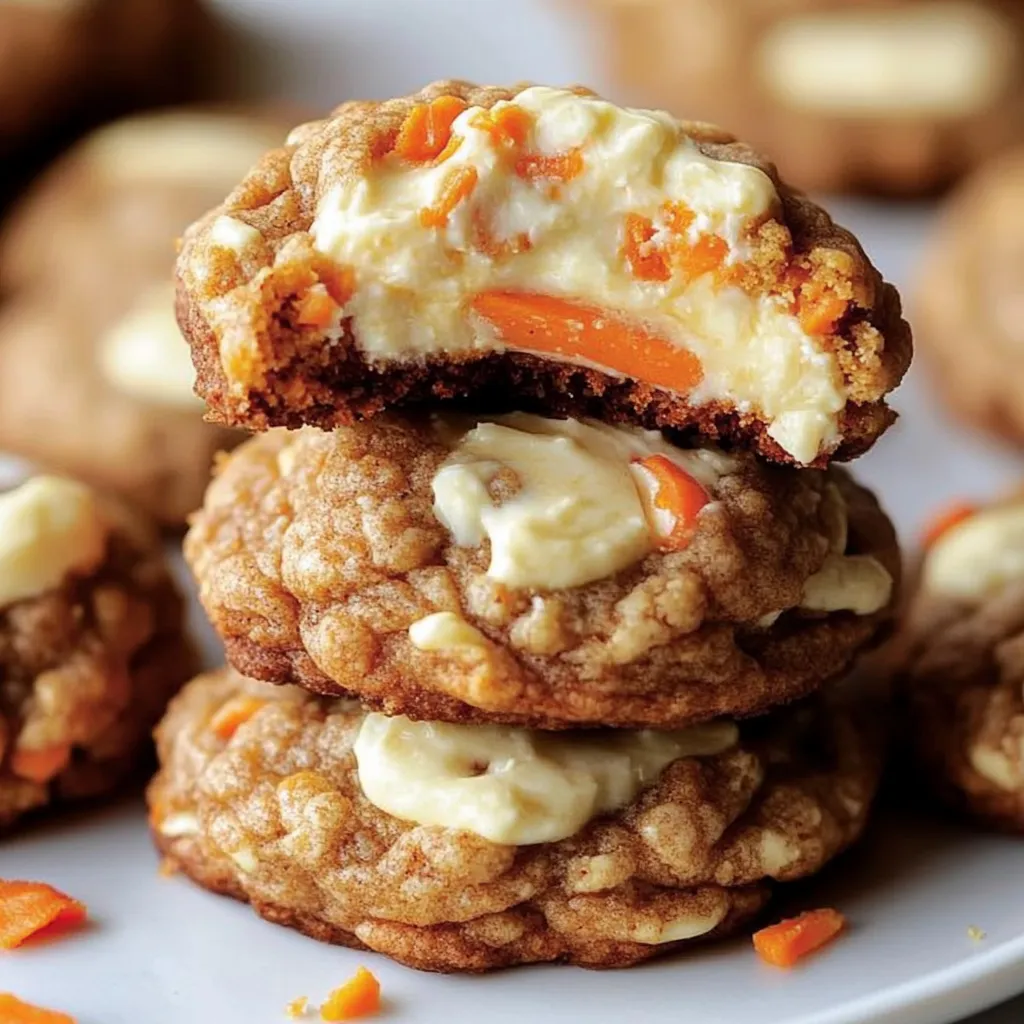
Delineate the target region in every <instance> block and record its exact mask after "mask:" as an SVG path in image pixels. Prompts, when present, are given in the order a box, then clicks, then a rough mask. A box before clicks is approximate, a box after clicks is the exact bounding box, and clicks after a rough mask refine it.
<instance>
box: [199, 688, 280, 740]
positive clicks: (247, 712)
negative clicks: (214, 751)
mask: <svg viewBox="0 0 1024 1024" xmlns="http://www.w3.org/2000/svg"><path fill="white" fill-rule="evenodd" d="M266 703H267V702H266V701H265V700H259V699H258V698H257V697H246V696H241V697H231V698H230V699H229V700H226V701H225V702H224V703H223V704H221V706H220V707H219V708H218V709H217V711H216V713H215V714H214V716H213V717H212V718H211V719H210V729H211V730H212V731H213V733H214V735H216V736H218V737H219V738H220V739H222V740H229V739H231V737H232V736H234V735H235V733H236V732H238V730H239V728H240V727H241V726H243V725H245V723H246V722H248V721H249V719H250V718H252V716H253V715H255V714H256V712H257V711H259V709H260V708H261V707H263V706H264V704H266Z"/></svg>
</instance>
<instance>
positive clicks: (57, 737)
mask: <svg viewBox="0 0 1024 1024" xmlns="http://www.w3.org/2000/svg"><path fill="white" fill-rule="evenodd" d="M5 497H6V496H2V497H0V501H3V500H4V498H5ZM72 498H74V492H72ZM96 500H97V501H98V502H99V514H100V516H101V517H102V522H103V526H102V533H101V534H98V535H97V536H96V538H95V539H96V542H97V545H98V546H97V548H96V550H95V552H94V557H95V561H96V564H95V565H91V566H88V567H83V568H81V569H75V570H71V571H68V572H61V568H60V565H59V564H58V563H56V562H54V561H53V558H55V557H56V555H55V552H57V551H59V549H60V548H61V545H62V540H61V538H60V537H59V536H57V535H51V536H50V537H49V538H48V539H47V540H46V541H45V543H44V545H43V547H42V548H40V549H38V550H36V551H35V552H32V553H30V552H29V543H30V534H29V533H27V532H25V531H24V530H23V529H20V530H18V532H19V535H20V536H21V537H22V538H23V543H22V544H21V545H20V547H21V550H20V551H16V550H13V547H14V546H13V545H12V542H11V536H12V535H13V534H14V533H15V531H16V529H18V527H19V526H20V527H24V526H25V525H26V523H27V522H28V520H27V519H25V518H24V517H20V518H19V519H18V521H17V523H16V522H15V520H14V519H11V518H4V533H5V536H3V537H2V538H0V549H2V553H0V562H2V564H3V570H4V571H3V584H2V586H3V593H4V606H3V607H2V609H0V830H2V829H4V828H6V827H9V826H11V825H12V824H14V823H15V822H16V821H17V820H18V819H19V818H20V817H21V816H22V815H24V814H26V813H27V812H29V811H34V810H39V809H42V808H46V807H49V806H51V805H57V804H61V803H64V802H66V801H69V800H73V799H81V798H85V797H94V796H98V795H100V794H103V793H105V792H108V791H110V790H112V789H114V788H115V787H116V786H117V785H118V784H119V783H121V782H122V781H124V780H125V778H126V777H127V776H128V775H129V773H130V772H131V771H132V770H133V769H134V768H136V767H137V766H138V764H139V761H140V760H141V757H142V755H143V753H144V752H145V750H146V749H147V748H148V745H149V738H150V737H149V734H150V730H151V729H152V727H153V725H154V724H155V722H156V721H157V719H158V718H159V717H160V715H161V714H162V713H163V711H164V708H165V706H166V704H167V701H168V699H169V698H170V697H171V695H172V694H173V693H174V692H175V691H176V690H177V689H178V688H179V687H180V686H181V685H182V683H184V682H185V681H186V680H187V679H188V677H189V675H190V674H191V672H192V671H193V670H194V666H195V661H194V657H193V653H192V651H191V648H190V646H189V645H188V643H187V641H186V640H185V638H184V634H183V632H182V630H183V621H182V618H183V608H182V602H181V598H180V596H179V595H178V592H177V590H176V588H175V586H174V583H173V581H172V579H171V577H170V574H169V573H168V570H167V566H166V564H165V561H164V554H163V550H162V547H161V544H160V539H159V537H158V535H157V533H156V531H155V529H154V528H153V526H152V525H151V524H150V522H149V520H148V519H145V518H143V517H141V516H139V515H138V514H137V513H134V512H131V511H129V510H127V509H126V508H125V506H123V505H121V504H120V503H118V502H114V501H112V500H108V499H96ZM61 504H62V505H63V507H64V508H65V509H66V508H67V507H68V499H67V498H66V496H62V499H61ZM23 511H24V508H23ZM5 515H6V513H5ZM54 515H59V512H58V513H55V514H54ZM50 518H51V521H52V520H53V518H54V517H53V515H51V516H50ZM35 522H36V527H35V530H36V536H37V537H38V536H40V533H39V531H40V530H42V529H45V528H46V527H45V525H41V524H44V521H43V520H42V519H37V520H35ZM87 538H88V535H84V539H87ZM65 539H66V540H68V541H69V542H70V543H71V544H72V545H74V546H77V547H78V548H79V549H80V547H81V544H82V543H83V535H81V534H79V535H75V534H66V535H65ZM26 555H28V558H27V559H26V557H25V556H26ZM69 557H75V554H74V551H69ZM44 565H47V566H48V567H49V569H50V570H52V573H51V575H50V577H49V578H48V579H46V580H45V581H44V579H43V577H42V576H40V575H39V574H40V573H41V572H43V571H45V570H44V569H43V566H44ZM33 578H34V579H35V580H36V581H37V582H38V585H39V586H41V587H45V589H43V590H42V591H41V592H39V593H34V592H32V593H30V592H29V590H33V591H34V590H35V589H37V588H36V587H35V586H26V587H24V588H22V589H21V590H18V591H15V590H13V589H12V588H13V587H15V586H16V585H17V581H19V580H22V581H25V580H29V579H33ZM8 598H11V600H8Z"/></svg>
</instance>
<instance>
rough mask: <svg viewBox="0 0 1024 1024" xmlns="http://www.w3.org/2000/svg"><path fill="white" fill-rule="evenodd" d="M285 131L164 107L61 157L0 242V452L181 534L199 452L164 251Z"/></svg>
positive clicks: (214, 430) (216, 445) (195, 406)
mask: <svg viewBox="0 0 1024 1024" xmlns="http://www.w3.org/2000/svg"><path fill="white" fill-rule="evenodd" d="M285 130H286V129H285V126H284V125H283V124H282V123H281V122H279V121H275V120H274V118H272V117H270V116H262V115H252V116H248V115H244V114H241V113H239V114H227V113H223V114H222V113H215V112H209V111H202V110H176V111H168V112H164V113H159V114H151V115H146V116H144V117H138V118H131V119H129V120H125V121H121V122H118V123H116V124H114V125H111V126H108V127H106V128H103V129H101V130H100V131H99V132H96V133H94V134H93V135H92V136H90V137H89V138H87V139H86V140H84V141H83V142H82V143H80V144H79V145H78V146H77V147H76V148H75V149H74V150H72V151H71V152H70V153H69V154H68V155H67V156H65V157H64V158H63V159H61V160H60V161H59V162H58V163H57V164H56V165H55V166H54V167H53V168H52V169H51V170H50V171H49V172H48V173H47V175H46V176H45V177H44V179H43V180H42V181H41V182H40V183H39V184H38V185H37V186H36V187H35V188H34V190H33V191H32V192H31V193H30V194H29V195H28V196H27V197H26V198H25V200H24V201H23V203H22V204H21V205H20V206H19V208H18V209H17V211H16V212H15V213H14V215H13V218H12V221H11V223H10V226H9V228H8V230H7V232H6V234H5V236H4V238H3V242H2V244H0V280H2V282H3V284H4V286H5V287H6V289H7V290H8V291H10V292H12V293H13V295H14V298H13V300H12V301H11V302H10V303H9V305H8V306H7V307H6V308H5V309H4V311H3V312H2V313H0V448H5V449H7V450H9V451H13V452H15V453H17V454H19V455H23V456H27V457H29V458H32V459H34V460H37V461H39V462H41V463H43V464H46V465H49V466H54V467H56V468H58V469H59V470H61V471H66V472H69V473H72V474H74V475H75V476H78V477H81V478H84V479H88V480H91V481H94V482H96V483H97V484H99V485H101V486H103V487H104V488H107V489H110V490H113V491H116V492H118V493H120V494H122V495H124V496H125V497H127V498H129V499H130V500H131V501H132V502H133V503H136V504H138V505H141V506H142V507H143V508H145V509H146V510H147V511H148V512H150V513H151V514H152V515H154V516H155V517H156V518H157V519H158V520H159V521H160V522H161V523H163V524H165V525H167V526H171V527H177V526H181V524H182V523H183V521H184V518H185V516H186V515H187V514H188V513H189V512H191V511H192V510H193V509H194V508H195V507H196V506H197V505H198V504H199V502H200V500H201V498H202V493H203V489H204V488H205V486H206V483H207V481H208V479H209V472H210V466H211V464H212V460H213V455H214V453H215V452H217V451H218V450H220V449H223V448H226V447H229V446H230V445H231V444H233V443H235V441H237V440H238V439H239V435H237V434H234V433H233V432H230V431H227V430H225V429H224V428H221V427H216V426H211V425H209V424H206V423H204V422H203V405H202V402H201V401H200V400H199V399H198V398H197V397H196V396H195V394H194V393H193V377H194V373H193V370H192V363H191V360H190V358H189V350H188V346H187V344H186V343H185V342H184V341H183V339H182V338H181V334H180V332H179V331H178V328H177V324H176V322H175V318H174V289H173V285H172V283H171V280H170V277H171V268H172V266H173V262H174V244H175V240H176V239H177V237H178V236H179V235H180V233H181V231H182V229H183V228H184V227H185V226H186V225H187V224H188V222H189V221H190V220H191V219H192V218H193V217H195V216H197V215H198V214H199V213H201V212H202V211H203V210H205V209H206V208H207V207H208V206H210V205H211V204H212V203H214V202H216V201H217V200H218V199H219V197H220V196H221V195H222V193H223V190H224V188H225V187H228V185H229V184H230V182H231V181H233V180H234V179H235V178H236V177H237V176H238V175H240V174H244V173H245V170H246V169H247V168H248V167H249V166H250V165H251V164H252V163H253V162H254V161H255V160H257V159H258V158H259V156H260V155H261V154H262V153H263V151H264V150H265V149H266V147H267V146H268V145H272V144H273V143H274V141H275V140H278V141H279V140H280V139H282V138H283V137H284V133H285Z"/></svg>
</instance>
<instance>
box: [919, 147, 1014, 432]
mask: <svg viewBox="0 0 1024 1024" xmlns="http://www.w3.org/2000/svg"><path fill="white" fill-rule="evenodd" d="M914 314H915V323H916V324H917V326H918V328H919V333H920V336H921V338H922V351H923V352H924V364H925V367H926V368H927V369H928V370H930V371H931V375H932V379H933V380H934V382H935V384H936V386H937V387H938V388H939V390H940V391H941V394H942V397H943V398H944V399H945V401H946V403H947V405H948V407H949V408H950V409H952V410H953V411H954V412H955V413H956V414H957V415H959V416H960V417H962V418H963V419H964V420H965V421H967V422H969V423H972V424H974V425H975V426H978V427H982V428H983V429H986V430H989V431H991V432H993V433H996V434H999V435H1002V436H1004V437H1006V438H1009V439H1010V440H1011V441H1014V442H1015V443H1017V444H1022V443H1024V396H1022V393H1021V389H1020V387H1019V386H1018V381H1019V380H1020V378H1021V375H1022V374H1024V148H1018V149H1015V150H1013V151H1012V152H1011V153H1007V154H1005V155H1004V156H1002V157H1000V158H999V159H997V160H994V161H992V162H990V163H988V164H986V165H985V166H984V167H982V168H981V169H980V170H978V171H977V172H976V173H975V174H974V175H973V176H972V177H971V178H970V179H968V180H967V181H966V182H965V183H964V184H963V186H962V187H961V188H960V190H959V191H958V192H956V193H955V194H954V195H953V196H952V197H951V198H950V200H949V201H948V204H947V206H946V208H945V210H944V211H943V215H942V219H941V221H940V223H939V227H938V229H937V230H936V232H935V236H934V238H932V239H931V242H930V244H929V245H928V247H927V249H926V255H925V258H924V262H923V264H922V267H921V272H920V275H919V280H918V284H917V289H916V291H915V295H914Z"/></svg>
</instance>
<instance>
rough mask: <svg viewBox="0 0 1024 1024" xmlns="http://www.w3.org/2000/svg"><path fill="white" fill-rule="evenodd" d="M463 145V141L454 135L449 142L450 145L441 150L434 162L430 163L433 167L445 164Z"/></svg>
mask: <svg viewBox="0 0 1024 1024" xmlns="http://www.w3.org/2000/svg"><path fill="white" fill-rule="evenodd" d="M461 145H462V139H461V138H459V136H458V135H453V136H452V137H451V138H450V139H449V140H448V144H447V145H446V146H445V147H444V149H442V150H441V152H440V153H438V154H437V156H435V157H434V159H433V160H431V161H430V165H431V167H436V166H437V165H438V164H443V163H444V162H445V160H447V159H448V158H449V157H451V156H452V155H453V154H454V153H455V151H456V150H457V149H458V148H459V146H461Z"/></svg>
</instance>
